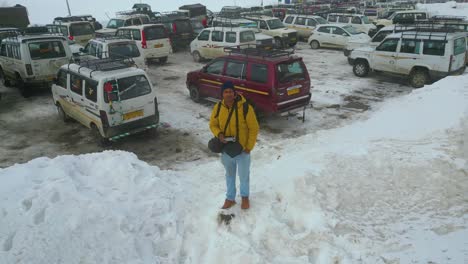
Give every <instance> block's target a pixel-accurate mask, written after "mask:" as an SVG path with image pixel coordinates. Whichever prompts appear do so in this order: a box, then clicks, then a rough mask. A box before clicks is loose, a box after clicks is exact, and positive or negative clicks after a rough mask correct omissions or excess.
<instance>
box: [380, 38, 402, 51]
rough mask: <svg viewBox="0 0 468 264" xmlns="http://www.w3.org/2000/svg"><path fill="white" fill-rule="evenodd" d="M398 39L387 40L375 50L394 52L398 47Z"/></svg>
mask: <svg viewBox="0 0 468 264" xmlns="http://www.w3.org/2000/svg"><path fill="white" fill-rule="evenodd" d="M398 41H399V39H387V40H385V41H384V42H382V43H381V44H380V45H379V46H378V47H377V48H376V49H375V50H378V51H388V52H395V51H396V49H397V46H398Z"/></svg>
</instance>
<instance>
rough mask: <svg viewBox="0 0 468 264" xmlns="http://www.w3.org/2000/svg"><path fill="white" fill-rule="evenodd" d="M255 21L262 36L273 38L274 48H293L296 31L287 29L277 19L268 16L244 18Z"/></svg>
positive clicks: (295, 40)
mask: <svg viewBox="0 0 468 264" xmlns="http://www.w3.org/2000/svg"><path fill="white" fill-rule="evenodd" d="M245 18H247V19H249V20H252V21H255V22H256V23H257V25H258V28H259V29H260V31H261V32H262V33H263V34H266V35H269V36H272V37H273V43H274V45H275V47H276V48H286V47H293V46H294V45H296V43H297V31H296V30H294V29H290V28H287V27H286V26H285V25H284V24H283V22H281V20H280V19H279V18H276V17H268V16H251V15H250V16H249V15H248V16H246V17H245Z"/></svg>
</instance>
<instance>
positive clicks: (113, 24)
mask: <svg viewBox="0 0 468 264" xmlns="http://www.w3.org/2000/svg"><path fill="white" fill-rule="evenodd" d="M125 25H126V26H128V25H127V23H125ZM123 26H124V21H123V20H122V19H111V20H109V23H107V26H106V27H107V28H119V27H123Z"/></svg>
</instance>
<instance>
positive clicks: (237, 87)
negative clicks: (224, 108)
mask: <svg viewBox="0 0 468 264" xmlns="http://www.w3.org/2000/svg"><path fill="white" fill-rule="evenodd" d="M200 80H201V81H204V82H208V83H214V84H218V85H221V84H222V83H221V82H217V81H212V80H207V79H200ZM234 88H236V89H239V90H243V91H247V92H251V93H258V94H263V95H268V93H267V92H262V91H257V90H254V89H250V88H246V87H243V86H237V85H235V86H234Z"/></svg>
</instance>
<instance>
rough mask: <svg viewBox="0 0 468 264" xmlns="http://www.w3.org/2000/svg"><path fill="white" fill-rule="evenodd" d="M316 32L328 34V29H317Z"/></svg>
mask: <svg viewBox="0 0 468 264" xmlns="http://www.w3.org/2000/svg"><path fill="white" fill-rule="evenodd" d="M317 31H318V32H322V33H330V27H320V28H319V29H317Z"/></svg>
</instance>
